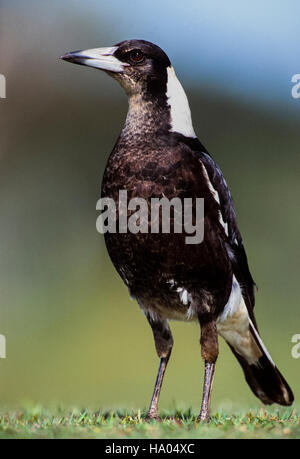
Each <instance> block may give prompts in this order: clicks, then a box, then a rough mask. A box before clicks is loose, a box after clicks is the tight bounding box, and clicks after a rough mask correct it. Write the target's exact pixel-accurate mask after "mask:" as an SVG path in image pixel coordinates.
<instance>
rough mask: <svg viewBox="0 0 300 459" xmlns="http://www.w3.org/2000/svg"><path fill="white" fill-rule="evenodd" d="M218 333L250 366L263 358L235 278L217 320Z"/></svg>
mask: <svg viewBox="0 0 300 459" xmlns="http://www.w3.org/2000/svg"><path fill="white" fill-rule="evenodd" d="M217 330H218V333H219V334H220V335H221V336H222V338H224V339H225V341H227V342H228V343H229V344H230V345H231V346H232V347H233V348H234V350H235V351H236V352H237V353H238V354H240V355H242V356H243V357H244V358H245V359H246V360H247V362H248V363H249V364H250V365H255V364H257V362H258V359H259V358H260V357H261V356H262V352H261V350H260V349H259V347H258V345H257V344H256V342H255V340H254V338H253V336H252V334H251V331H250V319H249V315H248V311H247V307H246V305H245V302H244V299H243V296H242V291H241V287H240V285H239V283H238V281H237V280H236V278H235V276H233V279H232V289H231V294H230V297H229V300H228V302H227V304H226V306H225V308H224V311H223V312H222V314H221V315H220V316H219V317H218V319H217Z"/></svg>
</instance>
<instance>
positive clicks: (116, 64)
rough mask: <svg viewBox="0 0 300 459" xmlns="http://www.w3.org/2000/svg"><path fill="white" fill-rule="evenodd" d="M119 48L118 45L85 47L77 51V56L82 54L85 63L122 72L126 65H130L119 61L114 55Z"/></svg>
mask: <svg viewBox="0 0 300 459" xmlns="http://www.w3.org/2000/svg"><path fill="white" fill-rule="evenodd" d="M117 49H118V47H117V46H113V47H110V48H93V49H85V50H82V51H78V52H76V54H77V56H78V57H80V56H82V58H83V60H82V62H83V64H85V65H87V66H89V67H94V68H97V69H101V70H108V71H110V72H122V71H123V70H124V65H128V64H126V63H124V62H121V61H119V59H117V58H116V57H114V56H113V54H114V52H115V51H116V50H117Z"/></svg>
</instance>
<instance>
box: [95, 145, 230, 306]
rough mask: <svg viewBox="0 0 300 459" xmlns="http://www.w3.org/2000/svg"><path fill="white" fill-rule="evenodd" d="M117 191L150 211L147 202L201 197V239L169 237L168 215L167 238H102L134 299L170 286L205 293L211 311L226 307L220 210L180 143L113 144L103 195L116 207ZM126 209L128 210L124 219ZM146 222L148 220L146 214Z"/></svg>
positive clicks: (108, 235)
mask: <svg viewBox="0 0 300 459" xmlns="http://www.w3.org/2000/svg"><path fill="white" fill-rule="evenodd" d="M119 190H126V191H127V197H128V200H130V199H132V198H134V197H139V198H143V199H145V200H146V201H147V203H148V208H149V209H150V208H151V198H162V197H166V198H168V199H172V198H174V197H179V198H180V199H181V200H183V199H184V198H192V199H193V202H195V199H196V198H197V197H198V198H204V214H205V219H204V240H203V242H201V243H200V244H196V245H195V244H187V243H186V236H187V235H186V234H185V232H184V230H183V231H182V233H179V234H174V233H173V231H172V229H173V226H172V225H173V217H174V216H173V215H172V214H171V216H172V219H171V220H172V221H171V233H170V234H162V233H161V232H160V233H159V234H152V233H151V229H150V227H149V231H148V233H144V234H142V233H137V234H132V233H130V232H128V233H126V234H120V233H118V232H117V233H116V234H111V233H106V234H105V241H106V245H107V249H108V252H109V255H110V257H111V260H112V262H113V264H114V265H115V267H116V269H117V271H118V272H119V274H120V276H121V277H122V279H123V280H124V282H125V283H126V285H127V286H128V287H129V289H130V290H131V292H132V294H133V295H135V296H139V297H141V296H142V297H146V296H147V295H148V296H151V297H153V296H155V295H157V297H158V300H159V296H160V295H161V296H163V295H165V294H166V292H167V291H168V289H169V288H170V282H175V284H176V285H177V286H178V287H184V288H186V289H187V290H188V291H189V292H196V294H197V293H199V295H201V292H206V293H207V292H208V293H209V294H210V296H211V298H212V303H213V305H212V306H213V307H214V308H215V310H216V313H218V312H220V311H221V310H222V309H223V307H224V306H225V304H226V302H227V300H228V297H229V294H230V290H231V283H232V270H231V263H230V260H229V258H228V255H227V251H226V248H225V240H224V230H223V227H222V226H221V224H220V222H219V208H218V204H217V202H216V201H215V199H214V197H213V195H212V193H211V190H210V189H209V186H208V183H207V178H206V177H205V175H204V173H203V168H202V164H201V160H200V159H199V156H197V154H196V153H194V152H193V151H192V149H191V148H190V147H188V146H187V145H186V144H184V143H180V142H176V143H174V145H167V144H166V143H164V142H163V141H162V142H157V143H156V145H155V148H153V145H150V144H149V145H147V144H144V143H143V144H140V145H139V144H137V145H135V146H131V147H130V148H126V147H124V146H122V144H121V143H117V145H116V147H115V149H114V150H113V152H112V154H111V156H110V158H109V160H108V164H107V167H106V170H105V174H104V177H103V183H102V197H110V198H112V199H113V200H114V201H115V202H116V203H118V200H119ZM129 215H130V211H129V212H128V216H129ZM149 224H150V216H149Z"/></svg>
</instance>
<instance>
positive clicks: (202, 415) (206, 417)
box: [197, 410, 210, 422]
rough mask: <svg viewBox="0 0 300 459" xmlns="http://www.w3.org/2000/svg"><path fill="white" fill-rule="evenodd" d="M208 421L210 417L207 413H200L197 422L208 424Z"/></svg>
mask: <svg viewBox="0 0 300 459" xmlns="http://www.w3.org/2000/svg"><path fill="white" fill-rule="evenodd" d="M209 421H210V416H209V412H208V411H202V410H201V412H200V414H199V416H198V418H197V422H209Z"/></svg>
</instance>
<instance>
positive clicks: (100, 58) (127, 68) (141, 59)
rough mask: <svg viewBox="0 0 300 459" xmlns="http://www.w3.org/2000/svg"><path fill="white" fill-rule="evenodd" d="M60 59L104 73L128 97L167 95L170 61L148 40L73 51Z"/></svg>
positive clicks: (129, 41) (127, 41)
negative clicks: (112, 79)
mask: <svg viewBox="0 0 300 459" xmlns="http://www.w3.org/2000/svg"><path fill="white" fill-rule="evenodd" d="M61 58H62V59H63V60H66V61H69V62H73V63H74V64H80V65H86V66H88V67H94V68H96V69H100V70H104V71H105V72H106V73H108V74H109V75H110V76H112V77H113V78H115V79H116V80H117V81H118V82H119V83H120V84H121V86H122V87H123V88H124V89H125V91H126V93H127V94H128V95H129V96H131V95H133V94H137V93H142V92H143V93H144V94H145V95H146V94H147V93H149V95H150V94H152V95H155V94H159V93H165V92H166V84H167V68H168V67H170V66H171V63H170V60H169V58H168V56H167V55H166V53H165V52H164V51H163V50H162V49H161V48H159V47H158V46H156V45H154V44H153V43H150V42H148V41H145V40H126V41H122V42H121V43H118V44H116V45H115V46H112V47H110V48H94V49H86V50H83V51H73V52H70V53H67V54H65V55H64V56H62V57H61Z"/></svg>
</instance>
